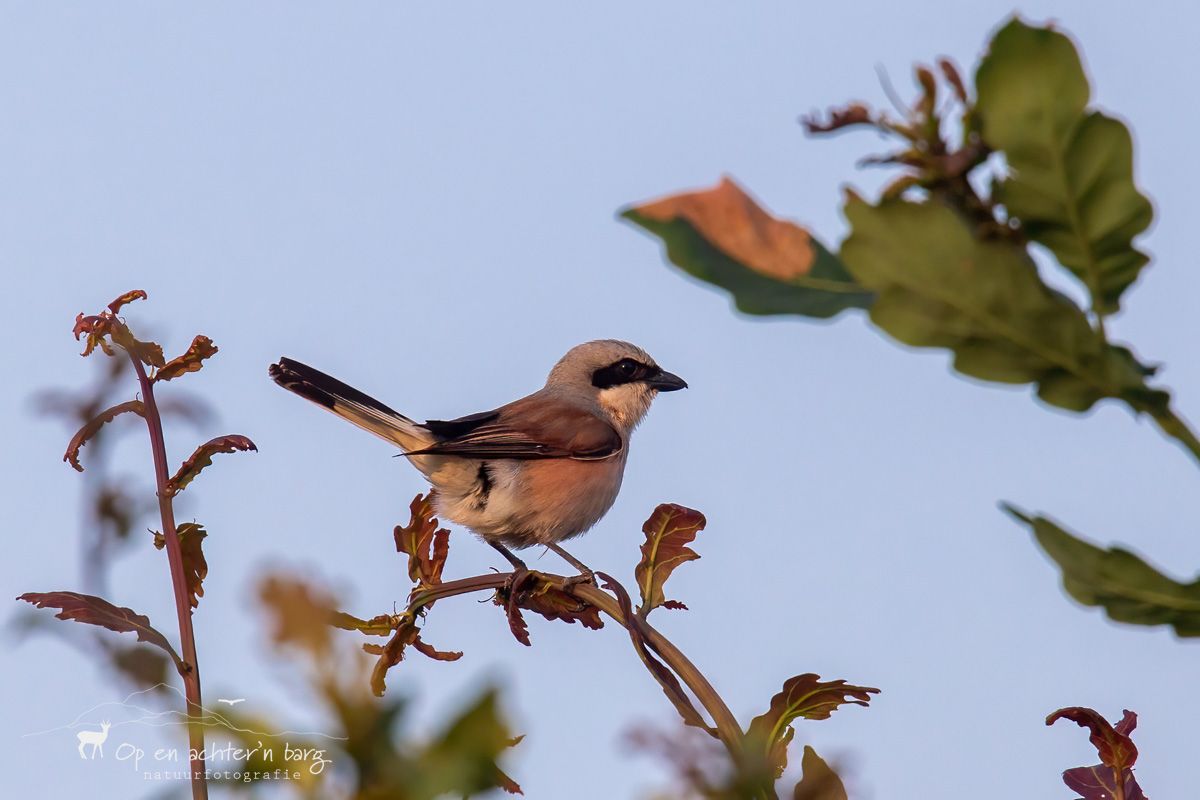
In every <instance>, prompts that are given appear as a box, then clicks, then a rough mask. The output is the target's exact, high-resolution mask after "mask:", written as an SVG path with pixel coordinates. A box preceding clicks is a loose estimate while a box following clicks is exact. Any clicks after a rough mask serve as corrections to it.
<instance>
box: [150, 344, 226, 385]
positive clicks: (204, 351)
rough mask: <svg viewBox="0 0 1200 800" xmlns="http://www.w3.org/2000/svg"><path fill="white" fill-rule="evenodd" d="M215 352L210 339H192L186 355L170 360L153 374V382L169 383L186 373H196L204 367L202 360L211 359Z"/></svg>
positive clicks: (215, 348) (215, 349) (214, 346)
mask: <svg viewBox="0 0 1200 800" xmlns="http://www.w3.org/2000/svg"><path fill="white" fill-rule="evenodd" d="M216 352H217V346H216V345H215V344H213V343H212V339H210V338H208V337H207V336H197V337H196V338H194V339H192V343H191V344H190V345H189V346H188V349H187V352H186V353H184V354H183V355H181V356H177V357H175V358H172V359H171V360H170V361H168V362H167V363H166V364H164V365H163V367H162V369H160V370H158V372H156V373H155V374H154V380H156V381H169V380H171V379H172V378H178V377H179V376H180V375H183V374H185V373H188V372H197V371H199V369H200V368H201V367H202V366H204V364H203V362H204V359H206V358H212V357H213V356H214V355H216Z"/></svg>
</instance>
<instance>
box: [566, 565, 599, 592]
mask: <svg viewBox="0 0 1200 800" xmlns="http://www.w3.org/2000/svg"><path fill="white" fill-rule="evenodd" d="M585 584H586V585H589V586H598V584H597V583H596V573H594V572H592V571H591V570H590V569H589V570H584V571H583V572H581V573H579V574H578V575H572V576H571V577H569V578H566V579H565V580H563V588H565V589H570V588H571V587H572V586H583V585H585Z"/></svg>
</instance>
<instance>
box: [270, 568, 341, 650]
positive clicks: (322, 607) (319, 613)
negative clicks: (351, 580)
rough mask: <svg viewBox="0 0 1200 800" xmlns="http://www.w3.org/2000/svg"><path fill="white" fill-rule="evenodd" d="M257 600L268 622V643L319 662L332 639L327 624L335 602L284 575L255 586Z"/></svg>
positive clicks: (325, 594) (332, 598)
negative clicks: (288, 648)
mask: <svg viewBox="0 0 1200 800" xmlns="http://www.w3.org/2000/svg"><path fill="white" fill-rule="evenodd" d="M258 597H259V600H260V601H261V602H262V604H263V606H265V607H266V609H267V611H268V612H269V618H270V620H271V622H272V629H271V641H272V642H273V644H275V645H276V646H277V647H281V648H282V647H291V648H297V649H299V650H302V651H307V652H309V653H311V654H312V655H313V656H314V657H315V658H323V657H324V656H325V654H326V653H328V652H329V648H330V646H331V644H332V641H333V639H332V636H331V633H330V630H329V625H328V624H327V623H328V622H329V620H330V619H331V618H332V616H333V614H334V613H335V611H336V602H337V601H336V599H335V598H334V597H333V596H332V595H331V594H329V593H328V592H326V591H325V590H324V589H322V588H320V587H318V586H313V585H311V584H309V583H307V582H305V581H303V580H300V579H298V578H295V577H292V576H290V575H285V574H272V575H268V576H267V577H266V578H264V579H263V580H262V581H261V582H259V584H258Z"/></svg>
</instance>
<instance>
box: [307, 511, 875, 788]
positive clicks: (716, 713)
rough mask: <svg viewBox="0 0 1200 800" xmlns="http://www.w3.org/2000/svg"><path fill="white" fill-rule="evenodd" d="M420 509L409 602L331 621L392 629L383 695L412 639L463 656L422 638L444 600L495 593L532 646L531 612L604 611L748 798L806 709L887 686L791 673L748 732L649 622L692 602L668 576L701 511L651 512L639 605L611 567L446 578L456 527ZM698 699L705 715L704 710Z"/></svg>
mask: <svg viewBox="0 0 1200 800" xmlns="http://www.w3.org/2000/svg"><path fill="white" fill-rule="evenodd" d="M410 511H411V519H410V521H409V523H408V524H407V525H399V526H397V527H396V530H395V536H394V538H395V543H396V549H397V551H399V552H400V553H403V554H406V555H407V556H408V575H409V577H410V578H411V579H412V580H413V582H414V584H415V585H414V587H413V589H412V591H411V592H410V593H409V597H408V604H407V606H406V608H405V610H404V611H403V612H402V613H399V614H380V615H378V616H375V617H372V618H370V619H359V618H357V617H353V616H351V615H349V614H346V613H342V612H337V613H334V614H332V615H331V619H330V624H332V625H334V626H336V627H339V628H343V629H346V630H356V631H359V632H361V633H363V634H366V635H367V636H388V637H390V638H389V639H388V641H387V643H386V644H383V645H379V644H374V643H368V644H364V645H363V649H364V650H366V651H367V652H368V653H371V654H372V655H375V656H378V661H377V663H376V665H375V669H374V671H373V673H372V676H371V688H372V690H373V691H374V692H375V694H377V695H382V694H383V693H384V691H385V690H386V683H385V679H386V676H387V672H388V670H389V669H391V668H392V667H394V666H396V665H397V664H399V663H400V661H401V659H403V657H404V653H405V650H406V648H407V647H408V646H409V645H411V646H412V647H413V648H414V649H415V650H417V651H418V652H421V653H423V654H424V655H426V656H429V657H430V658H434V659H437V660H440V661H454V660H457V659H458V658H460V657H461V656H462V653H459V652H446V651H439V650H437V649H435V648H434V647H433V646H431V645H430V644H429V643H428V642H425V641H423V640H422V636H423V635H424V633H425V626H418V622H419V621H420V620H423V619H424V618H425V616H426V615H427V614H428V612H429V610H430V609H431V608H432V607H433V605H434V604H435V603H436V602H437V601H438V600H444V599H446V598H449V597H456V596H458V595H465V594H473V593H476V592H489V593H492V594H493V600H494V602H495V604H496V605H498V606H501V607H502V608H503V609H504V611H505V616H506V618H507V620H508V624H509V627H510V629H511V630H512V633H513V636H514V637H515V638H516V639H517V641H519V642H521V643H522V644H525V645H529V644H530V639H529V628H528V625H527V623H526V622H525V619H524V617H523V616H522V614H521V612H522V610H525V611H533V612H536V613H538V614H541V615H542V616H543V617H546V618H547V619H549V620H562V621H565V622H568V623H574V622H579V623H581V624H582V625H583V626H584V627H588V628H600V627H602V626H603V621H602V619H601V615H604V616H607V617H608V618H609V619H611V620H612V621H613V622H615V623H616V624H618V625H620V626H621V627H622V628H624V629H625V630H626V632H627V633H628V634H629V638H630V642H631V643H632V645H633V648H634V651H635V652H636V653H637V655H638V657H639V658H640V659H641V661H642V663H643V664H644V665H645V667H646V669H647V670H648V671H649V672H650V674H651V676H652V677H653V678H654V679H655V681H657V682H658V684H659V686H660V687H662V690H663V693H664V694H665V695H666V696H667V699H668V700H670V701H671V704H672V705H673V706H674V707H675V710H676V711H677V712H678V713H679V715H680V717H681V718H682V720H683V722H684V724H686V725H689V726H692V727H696V728H699V729H701V730H703V731H705V732H706V733H708V734H709V735H711V736H712V737H714V738H715V739H717V740H719V741H720V742H721V744H722V745H723V746H724V748H725V750H726V751H727V753H728V755H729V759H730V764H731V768H730V775H731V776H732V779H733V784H731V785H737V786H740V787H743V788H742V789H741V790H739V792H738V793H737V796H739V797H740V796H747V792H748V793H749V796H753V797H760V798H774V797H776V796H777V794H776V788H775V782H776V780H777V779H778V778H779V777H780V776H781V775H782V774H783V771H784V768H785V767H786V765H787V747H788V744H789V743H790V742H791V740H792V737H793V735H794V729H793V727H792V724H793V722H795V720H797V719H799V718H802V717H803V718H807V719H825V718H826V717H828V716H829V714H830V713H831V712H832V711H833V710H834V709H836V708H837V707H839V706H840V705H843V704H845V703H854V704H858V705H867V702H868V700H869V699H870V695H871V694H874V693H876V692H878V691H879V690H878V689H873V688H870V687H865V686H854V685H850V684H847V683H846V682H845V681H828V682H825V681H821V680H820V678H819V677H818V676H816V675H813V674H811V673H805V674H803V675H799V676H796V677H793V678H789V679H788V680H787V681H785V682H784V686H783V691H781V692H780V693H779V694H777V695H776V696H775V697H774V698H772V700H771V703H770V707H769V708H768V710H767V711H766V712H765V713H764V714H761V715H759V716H758V717H756V718H755V719H754V720H753V721H752V722H751V724H750V727H749V728H748V729H745V730H743V728H742V726H741V725H740V724H739V723H738V721H737V718H736V717H734V715H733V712H731V711H730V710H729V706H728V705H727V704H726V703H725V701H724V700H723V699H722V698H721V696H720V695H719V694H718V693H717V691H716V689H714V688H713V686H712V684H711V683H710V682H709V681H708V679H707V678H705V676H704V674H703V673H702V672H700V670H699V669H697V668H696V665H695V664H693V663H692V662H691V661H690V660H689V659H688V658H687V656H685V655H684V654H683V653H682V652H681V651H680V650H679V648H678V647H676V646H675V645H674V644H673V643H672V642H671V641H670V640H669V639H667V637H665V636H664V635H663V634H662V633H661V632H659V631H658V630H657V629H656V628H655V627H654V626H652V625H651V624H650V623H649V622H648V621H647V617H648V616H649V614H650V613H651V612H652V611H653V610H654V609H655V608H658V607H663V608H668V609H686V606H684V605H683V604H682V603H680V602H679V601H677V600H669V599H667V598H666V596H665V594H664V592H663V584H664V583H665V582H666V580H667V579H668V578H669V577H670V575H671V573H672V572H673V571H674V570H675V568H676V567H678V566H679V565H680V564H682V563H685V562H687V561H692V560H695V559H698V558H699V557H700V556H699V555H698V554H697V553H696V552H695V551H694V550H692V549H691V548H690V547H689V546H688V545H689V544H691V543H692V542H693V540H694V539H695V537H696V534H697V533H698V532H699V531H701V530H703V529H704V526H705V524H706V522H705V519H704V515H703V514H701V513H700V512H698V511H694V510H692V509H690V508H685V507H683V506H679V505H674V504H663V505H660V506H659V507H658V508H656V509H655V511H654V513H653V514H652V515H651V516H650V518H649V519H648V520H646V523H645V525H643V527H642V531H643V533H644V534H645V535H646V541H645V543H644V544H643V546H642V559H641V561H640V563H639V564H638V566H637V569H636V571H635V574H636V576H637V580H638V592H639V594H640V596H641V604H640V605H639V606H638V608H637V609H636V610H635V609H634V607H633V603H632V601H631V600H630V596H629V592H628V591H626V589H625V587H624V586H623V585H622V584H621V583H620V582H619V581H617V580H616V579H615V578H613V577H612V576H611V575H608V574H605V573H603V572H598V573H596V576H597V578H599V580H600V582H601V586H599V587H598V586H594V585H591V584H580V583H578V582H577V579H569V578H566V577H564V576H562V575H554V574H550V573H544V572H535V571H533V570H528V569H523V568H518V569H516V570H513V571H511V572H499V573H488V574H486V575H476V576H473V577H470V578H461V579H458V580H453V581H445V582H443V581H442V579H441V576H442V570H443V568H444V566H445V563H446V558H447V556H448V554H449V549H450V542H449V531H447V530H446V529H444V528H439V527H438V520H437V518H436V517H435V516H434V511H433V502H432V497H430V496H421V495H418V496H417V497H416V499H414V500H413V502H412V505H411V506H410ZM601 587H603V588H601ZM605 590H607V591H605ZM693 698H694V701H693ZM697 702H698V703H699V706H700V708H702V709H703V711H704V713H701V711H700V710H699V709H698V708H697V706H696V703H697ZM814 757H815V756H814Z"/></svg>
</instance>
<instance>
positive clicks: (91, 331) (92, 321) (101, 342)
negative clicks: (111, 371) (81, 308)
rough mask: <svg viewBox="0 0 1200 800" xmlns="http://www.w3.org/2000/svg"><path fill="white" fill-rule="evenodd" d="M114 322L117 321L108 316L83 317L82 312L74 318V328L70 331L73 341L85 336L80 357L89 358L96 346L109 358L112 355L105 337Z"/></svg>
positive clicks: (112, 352)
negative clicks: (73, 335)
mask: <svg viewBox="0 0 1200 800" xmlns="http://www.w3.org/2000/svg"><path fill="white" fill-rule="evenodd" d="M116 322H117V320H116V319H114V318H113V317H112V316H111V315H110V314H102V315H97V316H86V317H85V316H84V315H83V312H80V313H79V314H77V315H76V316H75V327H74V328H72V329H71V332H72V333H73V334H75V341H79V339H80V337H82V336H87V341H86V342H85V344H84V347H83V352H82V353H80V355H81V356H90V355H91V354H92V351H93V350H95V349H96V347H97V346H99V347H100V349H101V350H103V351H104V352H105V354H107V355H110V356H111V355H114V351H113V349H112V347H111V346H109V344H108V342H107V341H106V340H105V337H106V336H108V335H109V333H110V332H111V330H112V326H113V324H114V323H116ZM118 324H119V323H118Z"/></svg>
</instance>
